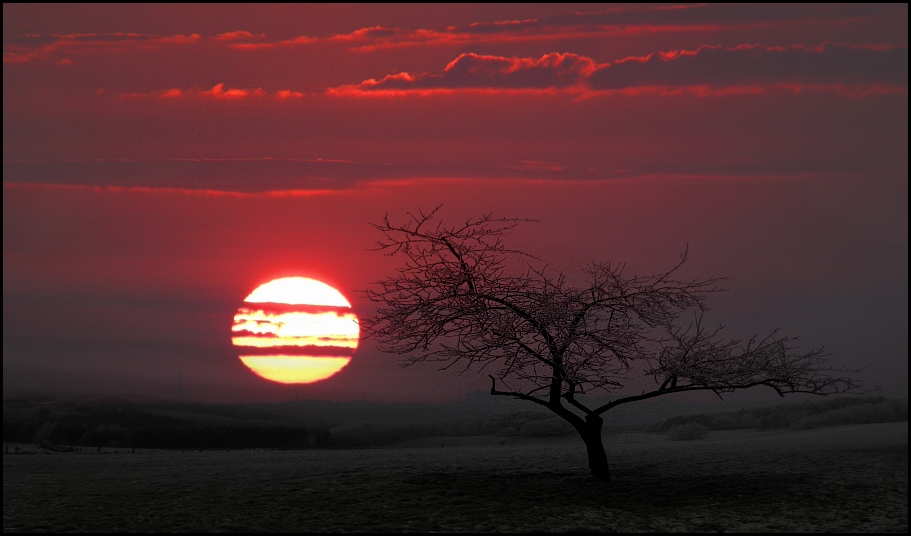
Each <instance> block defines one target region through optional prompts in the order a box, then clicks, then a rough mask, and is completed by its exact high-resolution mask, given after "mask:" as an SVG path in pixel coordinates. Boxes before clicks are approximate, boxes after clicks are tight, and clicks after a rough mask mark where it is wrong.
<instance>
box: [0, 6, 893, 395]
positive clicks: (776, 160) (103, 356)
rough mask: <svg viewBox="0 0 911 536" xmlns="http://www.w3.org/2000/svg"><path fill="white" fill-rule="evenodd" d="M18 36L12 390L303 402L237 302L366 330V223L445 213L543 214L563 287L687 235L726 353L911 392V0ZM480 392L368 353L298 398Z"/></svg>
mask: <svg viewBox="0 0 911 536" xmlns="http://www.w3.org/2000/svg"><path fill="white" fill-rule="evenodd" d="M3 40H4V45H3V46H4V64H3V69H4V72H3V129H4V130H3V182H4V191H3V218H4V220H3V378H4V379H3V389H4V393H5V394H11V393H15V392H25V391H28V392H35V391H49V390H60V391H72V392H105V393H125V394H138V395H148V396H155V397H163V398H169V397H173V396H174V393H173V391H174V388H175V386H176V381H177V380H176V379H177V376H178V370H180V374H181V375H182V376H183V381H184V384H185V388H186V390H187V393H188V394H187V396H188V397H191V398H194V399H198V400H212V401H225V402H228V401H252V400H287V399H289V398H290V397H292V396H293V390H291V388H288V387H285V386H279V385H276V384H272V383H270V382H265V381H263V380H261V379H259V378H257V377H256V376H254V375H252V374H251V373H250V372H249V371H248V370H246V369H245V368H244V367H243V365H242V364H241V363H240V362H239V360H238V359H237V356H236V353H235V352H234V350H233V348H232V347H231V342H230V326H231V319H232V316H233V314H234V311H235V309H236V307H237V306H238V304H239V302H240V301H241V300H242V299H243V297H244V296H246V295H247V294H248V293H249V292H250V291H251V290H252V289H253V288H254V287H256V286H257V285H258V284H260V283H263V282H265V281H268V280H270V279H272V278H274V277H279V276H285V275H303V276H310V277H315V278H317V279H320V280H323V281H325V282H327V283H329V284H332V285H334V286H336V287H337V288H339V289H340V290H341V291H342V292H343V293H344V294H345V295H346V296H348V298H349V299H350V300H351V301H352V303H353V304H354V307H355V309H356V310H358V311H360V312H364V311H369V310H370V304H369V303H364V302H362V301H361V300H360V298H358V296H357V294H356V293H355V290H356V289H363V288H365V287H366V286H367V285H368V284H369V282H371V281H374V280H377V279H379V278H381V277H384V276H385V275H387V274H389V273H390V271H391V270H392V269H393V267H394V266H393V265H392V264H390V262H389V260H388V259H386V258H385V257H383V256H382V255H380V254H378V253H375V252H370V251H367V250H366V249H365V248H368V247H369V246H370V245H371V244H372V242H373V240H375V239H376V238H377V237H376V236H375V235H374V234H373V230H372V228H371V227H370V226H369V225H368V222H371V221H378V220H379V219H381V218H382V217H383V215H384V214H386V213H387V212H388V213H390V214H391V215H392V216H393V217H395V216H401V215H404V213H405V212H406V211H409V210H415V209H416V208H418V207H423V208H430V207H433V206H436V205H437V204H439V203H444V205H445V206H444V209H443V211H442V215H443V217H444V218H445V219H446V220H448V221H457V220H459V219H465V218H468V217H471V216H477V215H480V214H482V213H485V212H494V213H495V214H497V215H503V216H516V217H523V218H532V219H536V220H538V223H530V224H528V225H526V226H524V227H522V228H521V229H520V230H519V231H518V232H517V233H516V234H515V235H514V241H515V244H516V245H518V246H520V247H522V248H526V249H528V250H529V251H532V252H535V253H538V254H539V255H541V256H542V257H543V258H544V259H545V260H547V261H550V262H551V263H552V264H551V265H552V266H553V267H554V268H556V269H564V270H566V271H567V272H568V273H573V271H574V268H575V266H577V265H578V264H582V263H585V262H588V261H592V260H598V261H602V260H603V261H606V260H613V261H625V262H627V263H628V266H629V270H635V271H641V272H651V271H657V270H661V269H664V268H667V267H668V266H669V265H671V264H672V263H673V262H674V261H675V260H676V259H677V257H678V254H679V253H680V252H681V251H682V250H683V249H684V248H685V247H686V245H687V244H689V247H690V255H691V262H690V264H689V265H688V267H687V273H688V275H691V276H693V277H700V276H707V275H726V276H729V277H730V279H729V281H728V284H727V286H728V287H729V288H730V291H729V292H727V293H726V294H725V295H722V296H718V297H717V298H716V299H715V300H714V308H713V311H712V313H711V318H712V320H714V321H716V322H721V323H724V324H725V325H726V326H728V328H727V329H728V330H729V331H730V333H731V335H750V334H752V333H754V332H757V331H764V330H768V329H771V328H775V327H781V328H782V330H783V332H784V333H786V334H790V335H800V336H802V337H803V338H804V339H805V342H806V344H807V347H808V348H809V347H811V346H814V347H815V346H819V345H822V344H824V345H825V346H826V348H827V349H828V350H829V351H830V352H831V353H832V357H833V359H834V360H836V362H837V363H838V364H842V365H845V366H850V367H860V366H865V365H868V366H869V368H868V369H867V370H866V371H865V375H866V376H868V377H869V378H870V380H871V384H872V383H873V382H876V383H879V384H881V385H882V386H883V392H882V394H884V395H887V396H907V388H908V384H907V376H908V374H907V363H908V331H907V330H908V327H907V326H908V234H907V229H908V149H907V147H908V48H907V43H908V9H907V6H906V5H898V6H892V5H889V6H868V5H835V6H825V5H822V6H820V5H815V4H814V5H811V6H764V5H761V6H755V5H754V6H715V5H709V6H691V7H658V6H652V5H649V6H627V7H618V6H615V5H612V6H597V5H588V4H586V5H584V6H572V5H546V6H539V5H535V6H513V5H500V6H412V5H408V6H372V5H368V6H341V7H338V6H259V5H256V6H233V5H232V6H209V5H193V6H180V5H167V6H149V5H23V4H18V5H4V7H3ZM457 381H458V380H457V376H455V375H453V374H438V373H435V372H434V371H433V369H431V368H424V369H416V368H415V369H401V368H399V367H398V366H397V365H396V361H395V358H394V357H393V356H386V355H382V354H380V353H378V352H377V351H376V350H375V349H374V348H373V344H372V342H370V341H366V342H363V343H362V346H361V348H360V349H359V350H358V352H357V354H356V356H355V359H354V360H353V361H352V363H351V365H349V367H348V368H346V369H345V370H344V371H343V372H342V373H341V374H339V375H337V376H336V377H333V378H332V379H330V380H327V381H324V382H321V383H319V384H314V385H311V386H306V387H300V388H299V389H298V391H299V396H301V397H306V398H314V397H319V398H330V399H338V400H345V399H352V398H360V397H361V396H362V395H363V396H365V397H366V398H368V399H375V400H445V399H449V398H454V397H455V396H456V393H457V390H458V383H457ZM483 385H484V382H482V381H481V380H480V379H478V378H476V377H475V376H474V375H473V374H472V375H466V376H464V377H463V378H462V389H463V390H465V389H468V388H478V387H481V386H483ZM764 396H771V395H770V394H769V393H764Z"/></svg>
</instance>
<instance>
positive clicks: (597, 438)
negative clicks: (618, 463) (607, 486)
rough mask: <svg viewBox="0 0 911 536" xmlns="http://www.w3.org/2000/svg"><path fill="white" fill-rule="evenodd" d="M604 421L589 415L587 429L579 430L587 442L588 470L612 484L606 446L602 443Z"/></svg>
mask: <svg viewBox="0 0 911 536" xmlns="http://www.w3.org/2000/svg"><path fill="white" fill-rule="evenodd" d="M602 424H604V419H602V418H601V417H599V416H598V415H588V416H586V417H585V428H584V429H582V430H579V434H580V435H581V436H582V441H584V442H585V448H586V450H587V451H588V468H589V469H591V472H592V476H594V477H595V478H597V479H598V480H602V481H604V482H610V469H609V468H608V466H607V454H606V453H605V452H604V445H603V444H602V443H601V425H602Z"/></svg>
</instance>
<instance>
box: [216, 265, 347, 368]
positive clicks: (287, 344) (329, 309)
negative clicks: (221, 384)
mask: <svg viewBox="0 0 911 536" xmlns="http://www.w3.org/2000/svg"><path fill="white" fill-rule="evenodd" d="M231 332H232V333H233V337H232V338H231V341H232V342H233V343H234V346H236V347H237V348H238V350H239V351H240V353H241V355H240V360H241V361H243V363H244V365H246V366H248V367H249V368H250V370H252V371H253V372H255V373H256V374H258V375H260V376H262V377H263V378H266V379H267V380H272V381H276V382H281V383H312V382H316V381H320V380H325V379H326V378H328V377H330V376H332V375H333V374H335V373H336V372H338V371H340V370H342V368H343V367H344V366H345V365H347V364H348V362H350V361H351V356H352V355H353V354H354V350H355V349H356V348H357V342H358V336H359V335H360V329H359V327H358V323H357V316H356V315H355V314H354V312H353V311H352V310H351V304H350V303H348V300H346V299H345V297H344V296H342V293H341V292H339V291H337V290H335V289H334V288H332V287H330V286H329V285H327V284H325V283H322V282H320V281H316V280H315V279H308V278H306V277H283V278H281V279H275V280H273V281H269V282H268V283H266V284H264V285H260V286H259V287H257V289H256V290H254V291H253V292H251V293H250V295H249V296H247V297H246V299H245V300H244V304H243V305H242V306H241V308H240V309H238V310H237V314H235V315H234V325H233V326H231Z"/></svg>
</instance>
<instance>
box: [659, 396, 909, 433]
mask: <svg viewBox="0 0 911 536" xmlns="http://www.w3.org/2000/svg"><path fill="white" fill-rule="evenodd" d="M907 420H908V401H907V400H887V399H885V398H882V397H876V398H874V397H865V398H836V399H832V400H824V401H821V402H803V403H800V404H781V405H777V406H771V407H765V408H756V409H749V410H747V409H741V410H740V411H738V412H736V413H716V414H709V415H707V414H699V415H684V416H679V417H672V418H670V419H667V420H666V421H664V422H662V423H660V424H657V425H655V426H653V427H651V428H650V431H653V432H667V431H669V430H671V429H674V428H676V427H679V426H682V425H688V424H699V425H702V426H704V427H706V429H708V430H735V429H740V428H758V429H759V430H772V429H776V428H790V429H792V430H806V429H809V428H822V427H826V426H836V425H840V424H868V423H877V422H897V421H907Z"/></svg>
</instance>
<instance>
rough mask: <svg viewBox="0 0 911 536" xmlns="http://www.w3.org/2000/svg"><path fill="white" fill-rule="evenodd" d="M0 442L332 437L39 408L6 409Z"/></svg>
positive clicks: (178, 445)
mask: <svg viewBox="0 0 911 536" xmlns="http://www.w3.org/2000/svg"><path fill="white" fill-rule="evenodd" d="M8 414H9V415H8ZM17 414H18V415H17ZM16 417H24V418H21V419H16ZM3 441H4V442H17V443H51V444H55V445H79V446H90V447H140V448H169V449H187V448H193V449H196V448H235V449H240V448H277V447H287V448H301V447H321V446H328V445H329V443H330V438H329V430H328V428H316V429H308V428H304V427H293V426H203V425H199V424H195V423H191V422H186V421H183V420H180V419H176V418H173V417H167V416H162V415H155V414H153V413H150V412H148V411H145V410H143V409H141V408H134V407H107V406H43V407H39V408H37V409H35V410H34V411H18V412H14V411H10V412H8V411H7V407H6V406H4V416H3Z"/></svg>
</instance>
